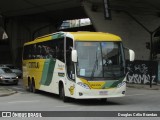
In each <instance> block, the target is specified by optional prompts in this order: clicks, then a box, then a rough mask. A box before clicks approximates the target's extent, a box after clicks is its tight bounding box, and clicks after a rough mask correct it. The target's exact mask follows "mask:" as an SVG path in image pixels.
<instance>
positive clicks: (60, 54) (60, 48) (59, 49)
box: [54, 38, 64, 62]
mask: <svg viewBox="0 0 160 120" xmlns="http://www.w3.org/2000/svg"><path fill="white" fill-rule="evenodd" d="M54 41H55V42H56V56H57V59H58V60H60V61H62V62H64V38H60V39H56V40H54Z"/></svg>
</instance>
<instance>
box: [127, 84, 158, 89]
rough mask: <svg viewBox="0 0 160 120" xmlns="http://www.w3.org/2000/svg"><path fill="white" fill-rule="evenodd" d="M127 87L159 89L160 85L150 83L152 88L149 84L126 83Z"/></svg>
mask: <svg viewBox="0 0 160 120" xmlns="http://www.w3.org/2000/svg"><path fill="white" fill-rule="evenodd" d="M127 87H129V88H136V89H146V90H160V85H152V88H150V86H149V85H141V84H127Z"/></svg>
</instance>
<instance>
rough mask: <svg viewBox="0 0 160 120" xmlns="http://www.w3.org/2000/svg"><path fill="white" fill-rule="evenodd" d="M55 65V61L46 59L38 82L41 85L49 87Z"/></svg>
mask: <svg viewBox="0 0 160 120" xmlns="http://www.w3.org/2000/svg"><path fill="white" fill-rule="evenodd" d="M55 63H56V60H54V59H46V60H45V62H44V67H43V72H42V79H41V82H40V83H41V84H42V85H47V86H49V85H50V83H51V81H52V77H53V72H54V68H55Z"/></svg>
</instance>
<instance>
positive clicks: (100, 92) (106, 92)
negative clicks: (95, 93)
mask: <svg viewBox="0 0 160 120" xmlns="http://www.w3.org/2000/svg"><path fill="white" fill-rule="evenodd" d="M99 95H108V91H99Z"/></svg>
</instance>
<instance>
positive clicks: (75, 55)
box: [72, 50, 77, 62]
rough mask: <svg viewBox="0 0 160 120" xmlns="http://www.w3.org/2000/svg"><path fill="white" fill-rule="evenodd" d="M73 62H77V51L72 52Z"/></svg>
mask: <svg viewBox="0 0 160 120" xmlns="http://www.w3.org/2000/svg"><path fill="white" fill-rule="evenodd" d="M72 61H73V62H77V50H72Z"/></svg>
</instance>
